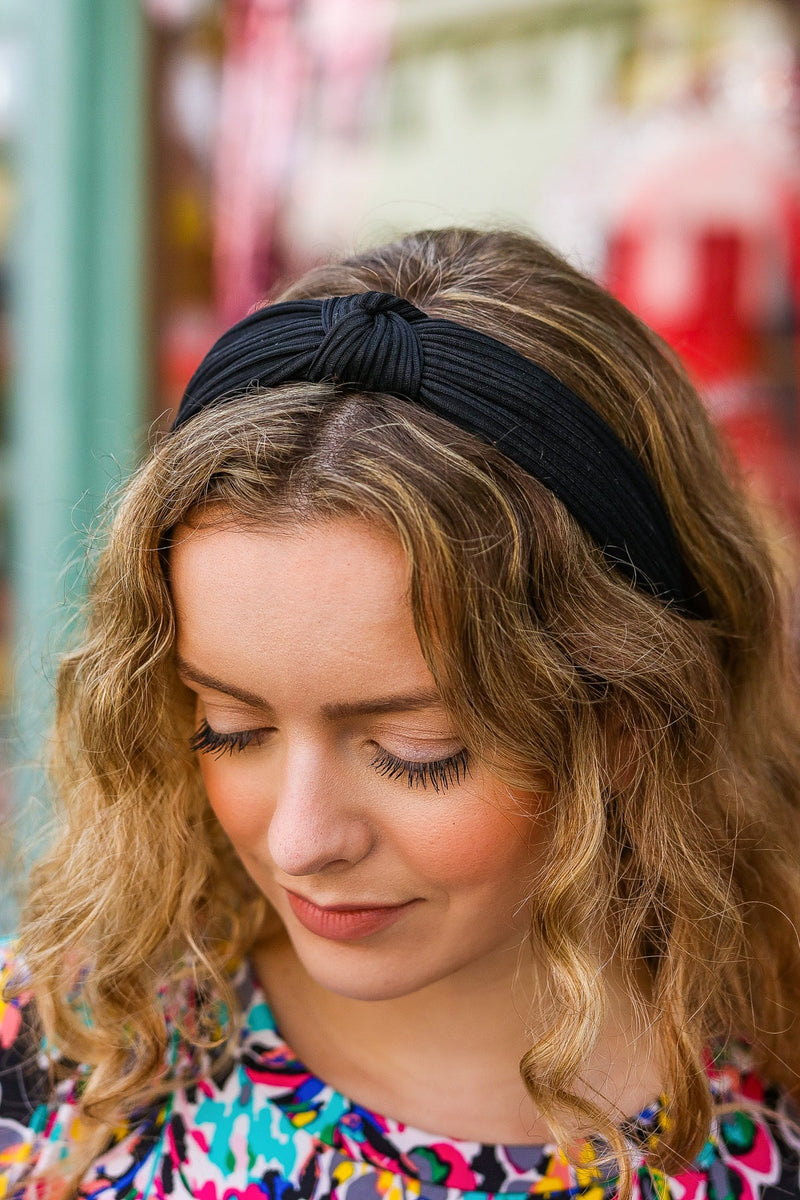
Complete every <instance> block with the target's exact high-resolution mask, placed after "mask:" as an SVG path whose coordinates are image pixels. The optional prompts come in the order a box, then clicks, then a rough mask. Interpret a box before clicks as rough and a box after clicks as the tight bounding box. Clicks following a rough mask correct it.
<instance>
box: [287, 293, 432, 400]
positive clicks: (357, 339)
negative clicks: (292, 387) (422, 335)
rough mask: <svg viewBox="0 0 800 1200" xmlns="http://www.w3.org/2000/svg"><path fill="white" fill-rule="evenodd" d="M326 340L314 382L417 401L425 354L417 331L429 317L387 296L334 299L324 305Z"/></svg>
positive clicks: (312, 372) (316, 361) (310, 376)
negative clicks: (334, 381) (421, 323)
mask: <svg viewBox="0 0 800 1200" xmlns="http://www.w3.org/2000/svg"><path fill="white" fill-rule="evenodd" d="M321 318H322V330H323V338H322V341H321V343H320V346H319V349H318V351H317V353H316V354H315V356H314V361H313V362H312V363H311V366H310V367H309V371H308V379H309V381H310V382H321V381H322V380H323V379H334V380H336V382H337V383H347V384H351V385H353V386H356V387H360V388H363V389H364V390H365V391H368V392H387V393H388V394H389V395H399V396H407V397H408V399H409V400H416V399H417V397H418V396H419V391H420V386H421V384H422V368H423V361H424V354H423V349H422V343H421V342H420V340H419V337H418V336H417V333H416V330H415V328H414V326H415V324H416V323H417V322H419V321H426V320H427V317H426V316H425V314H424V313H423V312H421V311H420V310H419V309H418V308H415V307H414V305H413V304H409V303H408V301H407V300H401V299H400V297H399V296H390V295H388V294H386V293H385V292H361V293H359V294H357V295H355V296H332V297H331V298H330V299H329V300H323V301H322V310H321Z"/></svg>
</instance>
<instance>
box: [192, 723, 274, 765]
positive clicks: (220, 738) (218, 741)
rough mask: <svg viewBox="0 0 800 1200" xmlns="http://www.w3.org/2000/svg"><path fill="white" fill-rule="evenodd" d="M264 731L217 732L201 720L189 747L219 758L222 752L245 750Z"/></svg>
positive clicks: (259, 737) (258, 738) (257, 740)
mask: <svg viewBox="0 0 800 1200" xmlns="http://www.w3.org/2000/svg"><path fill="white" fill-rule="evenodd" d="M265 732H266V731H265V730H263V729H242V730H239V731H238V732H236V733H217V731H216V729H212V728H211V726H210V725H209V723H208V721H201V722H200V725H199V726H198V728H197V731H196V733H195V734H194V737H192V739H191V740H190V742H189V749H190V750H196V751H199V753H201V754H213V755H214V757H215V758H221V757H222V755H223V754H233V753H234V752H235V751H237V750H246V749H247V747H248V746H252V745H253V744H254V743H255V744H256V745H257V744H258V742H259V741H260V739H261V737H262V736H263V734H264V733H265Z"/></svg>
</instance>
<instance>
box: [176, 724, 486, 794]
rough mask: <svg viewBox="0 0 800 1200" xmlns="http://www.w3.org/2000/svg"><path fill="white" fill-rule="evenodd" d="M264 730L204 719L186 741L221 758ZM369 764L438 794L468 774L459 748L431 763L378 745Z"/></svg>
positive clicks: (464, 753)
mask: <svg viewBox="0 0 800 1200" xmlns="http://www.w3.org/2000/svg"><path fill="white" fill-rule="evenodd" d="M264 732H265V731H264V730H262V729H242V730H240V731H238V732H236V733H217V731H216V729H212V728H211V726H210V725H209V723H208V721H201V723H200V725H199V727H198V729H197V731H196V733H195V734H194V736H193V737H192V739H191V740H190V742H189V749H190V750H194V751H197V752H199V753H201V754H213V755H214V757H215V758H221V757H222V755H223V754H234V753H235V752H236V751H240V750H245V749H246V748H247V747H248V746H251V745H253V743H254V742H255V743H257V742H258V739H259V738H260V737H261V736H262V735H263V733H264ZM370 766H371V767H373V768H374V769H375V770H376V771H377V772H378V774H379V775H382V776H383V777H384V778H385V779H403V778H405V779H406V780H407V781H408V786H409V787H410V788H415V787H420V788H426V787H428V785H429V784H430V786H431V787H432V788H433V790H434V791H435V792H436V793H437V794H438V793H439V792H444V791H446V790H447V788H449V787H450V785H451V784H453V783H455V784H459V783H463V782H464V780H465V779H466V778H467V776H468V775H469V755H468V753H467V751H466V750H459V751H458V753H457V754H451V755H450V757H449V758H439V759H435V760H434V761H433V762H414V761H413V760H411V759H406V758H398V757H397V755H395V754H390V753H389V751H388V750H384V749H383V748H382V747H378V752H377V754H375V756H374V758H373V759H372V762H371V763H370Z"/></svg>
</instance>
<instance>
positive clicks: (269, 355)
mask: <svg viewBox="0 0 800 1200" xmlns="http://www.w3.org/2000/svg"><path fill="white" fill-rule="evenodd" d="M326 379H328V380H332V381H333V382H335V383H337V384H339V385H341V386H343V387H350V388H358V389H359V390H361V391H365V392H377V393H386V394H389V395H393V396H400V397H404V398H405V399H407V400H410V401H412V402H413V403H415V404H419V405H420V406H421V407H423V408H425V409H428V410H429V411H430V412H433V413H436V414H438V415H439V416H441V417H444V418H445V419H447V420H449V421H452V422H453V424H455V425H457V426H458V427H459V428H461V429H464V430H466V431H467V432H469V433H472V434H474V435H475V436H476V437H478V438H479V439H481V441H483V442H487V443H489V444H490V445H492V446H494V447H496V448H497V449H498V450H500V451H501V452H502V453H503V454H505V455H506V456H507V457H508V458H510V459H511V460H512V461H513V462H515V463H517V464H518V465H519V466H521V467H523V468H524V470H526V471H528V472H529V473H530V474H531V475H533V476H534V477H535V478H536V479H538V480H540V482H541V483H543V484H544V485H545V486H546V487H547V488H549V489H550V491H552V492H553V493H554V495H556V496H557V497H558V498H559V500H561V501H562V503H563V504H564V505H565V507H566V508H567V510H568V511H569V512H570V513H571V515H572V516H573V517H574V518H575V520H576V521H577V522H578V523H579V524H580V525H581V526H582V527H583V528H584V529H585V530H586V531H587V533H589V535H590V536H591V537H592V538H593V539H594V541H595V542H596V543H597V545H598V546H599V547H600V548H601V550H602V551H603V554H604V555H605V557H606V558H607V560H608V561H609V562H611V563H612V564H613V565H614V566H615V567H618V568H619V569H620V570H621V571H623V572H624V573H625V574H626V575H627V576H628V577H629V578H630V579H631V580H632V581H633V583H634V584H635V585H636V587H637V588H639V589H641V590H643V591H646V592H649V593H650V594H651V595H653V596H657V597H658V598H659V600H661V601H662V602H663V603H665V604H673V605H675V606H677V607H678V608H679V609H681V610H682V612H683V613H685V614H686V615H695V616H705V615H706V607H705V602H704V597H703V596H702V595H701V594H700V589H699V587H698V585H697V583H696V582H695V581H694V580H693V578H692V576H691V574H690V572H689V570H688V568H687V567H686V565H685V563H684V562H683V560H682V557H681V554H680V551H679V549H678V545H677V541H676V538H675V534H674V531H673V529H672V525H671V522H670V519H669V516H668V514H667V511H666V509H665V507H664V505H663V502H662V500H661V498H660V496H659V495H658V492H657V491H656V489H655V486H654V485H653V483H652V482H651V480H650V478H649V476H648V475H647V473H646V471H645V470H644V468H643V467H642V465H641V464H640V463H639V462H638V460H637V459H636V458H635V457H634V455H633V454H632V453H631V451H630V450H628V448H627V447H626V446H625V445H624V444H623V443H622V442H621V441H620V439H619V438H618V437H617V435H616V433H615V432H614V431H613V430H612V429H611V428H610V426H609V425H607V424H606V422H605V421H604V420H603V419H602V417H600V416H599V415H598V413H596V412H595V410H594V409H593V408H592V407H591V406H590V405H589V404H588V403H587V402H586V401H585V400H583V399H582V398H581V397H580V396H578V395H577V394H576V393H575V392H573V391H572V390H571V389H570V388H568V387H566V386H565V385H564V384H563V383H561V382H560V381H559V380H558V379H557V378H556V377H555V376H554V375H552V374H551V373H550V372H549V371H546V370H544V369H543V368H542V367H540V366H537V364H536V363H533V362H531V361H530V360H529V359H527V358H525V357H524V356H523V355H522V354H519V353H518V352H517V351H516V350H513V349H512V348H511V347H510V346H507V345H505V343H503V342H500V341H497V339H496V338H492V337H489V336H488V335H486V334H483V333H478V332H476V331H475V330H472V329H468V328H466V327H465V326H463V325H459V324H457V323H456V322H454V321H446V320H442V319H441V318H438V317H428V316H426V314H425V313H423V312H422V311H421V310H420V309H418V308H416V307H415V306H414V305H413V304H409V303H408V301H406V300H402V299H400V298H399V297H398V296H392V295H390V294H388V293H383V292H361V293H357V294H356V295H353V296H334V297H331V298H329V299H327V300H293V301H289V302H287V303H284V304H275V305H272V306H270V307H267V308H261V309H257V310H256V311H255V312H252V313H251V314H250V315H249V316H247V317H245V318H244V320H242V321H239V322H238V323H237V324H236V325H234V326H233V327H232V328H231V329H229V330H228V331H227V332H226V333H224V334H223V335H222V337H221V338H219V340H218V341H217V342H216V343H215V345H214V346H212V348H211V349H210V350H209V352H208V354H207V355H206V356H205V358H204V359H203V361H202V362H201V364H200V366H199V367H198V368H197V370H196V371H195V373H194V375H193V376H192V378H191V380H190V382H189V385H188V387H187V389H186V393H185V395H184V397H183V400H182V402H181V405H180V408H179V410H178V416H177V418H176V420H175V424H174V426H173V428H178V427H179V426H181V425H183V424H184V423H185V422H186V421H188V420H189V419H190V418H191V417H192V416H193V415H194V414H195V413H196V412H198V411H199V410H200V409H202V408H205V407H206V406H207V405H209V404H216V403H219V402H220V401H222V400H224V399H225V398H228V397H231V396H235V395H240V394H241V393H242V392H244V391H246V390H248V389H250V388H252V387H255V386H261V387H274V386H276V385H278V384H281V383H289V382H293V381H302V380H306V381H308V382H320V381H322V380H326Z"/></svg>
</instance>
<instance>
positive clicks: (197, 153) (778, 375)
mask: <svg viewBox="0 0 800 1200" xmlns="http://www.w3.org/2000/svg"><path fill="white" fill-rule="evenodd" d="M799 62H800V8H798V6H797V4H796V2H795V0H119V3H117V2H116V0H114V2H113V3H108V4H107V3H105V2H103V3H98V0H0V248H2V253H1V254H0V318H1V319H0V710H4V711H8V710H9V700H10V694H11V677H12V669H11V659H12V657H13V656H15V655H16V658H17V661H18V662H19V663H21V664H27V665H23V666H18V668H17V682H18V683H19V682H20V680H22V681H23V682H24V681H25V680H26V679H28V680H29V681H30V680H31V679H32V678H33V677H34V675H36V676H37V677H38V678H41V676H42V670H41V660H42V657H43V654H44V655H46V653H47V648H48V647H49V646H50V645H52V644H53V642H54V638H53V631H54V630H55V635H56V636H55V641H56V642H57V641H58V637H59V636H60V633H61V631H62V628H63V627H64V625H65V624H66V623H67V616H66V615H65V614H66V613H67V611H68V610H67V609H65V608H63V607H62V608H58V607H57V601H58V593H59V591H61V593H62V594H63V593H65V592H66V591H69V590H70V589H72V590H73V591H74V585H75V583H76V581H77V584H78V590H79V588H80V574H81V571H80V559H81V553H82V550H81V547H82V545H83V544H84V542H85V530H86V527H87V526H88V525H89V524H90V523H91V519H92V516H93V513H94V512H95V510H96V507H97V505H98V502H99V501H100V500H101V498H102V496H103V494H104V493H105V492H106V491H107V490H108V488H109V487H113V486H114V485H115V483H116V482H118V481H119V479H121V478H122V477H123V476H124V473H125V471H126V470H127V469H128V468H129V466H130V465H131V464H132V462H133V461H134V459H135V457H136V455H137V453H139V452H140V451H141V448H142V447H143V445H144V443H145V440H146V436H147V432H148V430H149V429H151V428H152V427H153V426H158V425H159V424H160V425H162V426H163V425H164V424H165V423H166V422H167V421H168V419H169V412H170V411H171V410H172V409H174V407H175V405H176V403H177V401H178V399H179V397H180V394H181V391H182V389H183V387H184V385H185V383H186V381H187V380H188V377H189V375H190V374H191V372H192V370H193V368H194V366H195V365H196V364H197V362H198V361H199V359H200V357H201V356H202V354H203V353H204V351H205V349H206V348H207V347H208V345H209V343H210V341H211V340H212V339H213V337H214V336H215V335H216V333H217V332H218V331H219V330H220V329H221V328H222V327H223V325H225V324H227V323H230V322H231V321H233V320H235V319H236V318H238V317H239V316H241V315H244V313H245V312H246V311H247V310H248V308H249V307H250V305H252V304H253V303H254V302H256V301H257V300H259V299H260V298H261V297H263V296H264V295H268V294H270V293H272V294H274V293H275V291H276V290H277V289H279V287H280V283H281V280H283V279H285V278H286V277H288V276H290V275H291V274H293V273H294V272H296V271H297V270H300V269H302V268H304V267H305V266H308V265H310V264H311V263H314V262H316V261H319V260H321V259H323V258H324V257H325V256H326V255H328V254H329V253H330V252H331V251H340V250H343V249H345V250H346V249H353V248H358V247H361V246H364V245H366V244H368V243H370V242H375V241H378V240H385V239H386V238H389V237H392V236H393V235H395V234H397V233H399V232H402V231H403V230H406V229H409V228H412V227H420V226H439V225H445V224H453V223H458V224H469V223H474V224H487V223H488V224H492V225H498V224H512V225H518V226H523V227H525V228H527V229H531V230H533V231H534V232H539V233H540V234H541V235H542V236H544V237H545V238H546V239H548V240H550V241H552V242H553V243H554V244H555V245H556V246H557V247H558V248H560V249H561V250H562V251H564V252H565V253H566V254H568V255H569V256H570V257H572V258H573V260H574V261H576V262H577V263H578V264H579V265H581V266H583V267H584V268H585V269H587V270H589V271H590V272H592V273H593V274H595V275H596V276H597V277H598V278H600V279H601V280H603V281H605V282H606V283H607V284H608V286H610V287H611V288H612V289H613V290H615V291H616V292H617V293H618V294H619V295H620V296H621V298H622V299H623V300H625V302H626V303H628V304H629V305H630V306H631V307H632V308H633V309H635V310H636V311H637V312H639V313H640V314H641V315H642V316H643V317H644V318H645V319H646V320H647V321H649V322H650V323H651V324H652V325H653V326H654V327H655V328H656V329H658V330H659V331H660V332H661V333H662V335H663V336H664V337H666V338H667V339H668V340H669V341H670V342H671V343H672V344H673V346H674V347H675V348H676V349H677V351H678V352H679V353H680V354H681V355H682V356H683V358H684V360H685V362H686V364H687V366H688V368H689V370H690V371H691V372H692V373H693V375H694V377H695V378H696V380H697V382H698V383H699V385H700V387H701V389H702V390H703V393H704V395H705V397H706V400H707V402H708V404H709V406H710V408H711V411H712V413H713V414H714V416H715V418H716V419H717V420H718V421H719V423H720V425H721V426H722V428H723V429H724V430H725V432H726V434H727V435H728V436H729V438H730V439H731V441H732V442H733V444H734V445H735V448H736V450H737V453H738V454H739V456H740V458H741V460H742V462H743V463H744V466H745V469H746V471H747V473H748V476H749V477H750V479H751V483H752V486H753V487H754V489H756V490H757V491H758V492H759V493H760V494H761V495H763V496H764V497H766V498H767V499H768V500H769V501H770V503H774V504H775V505H776V506H777V509H776V511H778V512H779V513H780V516H779V518H778V519H779V520H780V521H782V522H784V523H785V526H786V528H787V530H788V529H792V528H794V529H796V530H797V531H798V532H800V407H799V403H798V396H799V394H800V393H799V388H798V352H799V351H800V345H799V344H798V330H799V329H800V318H799V316H798V314H800V173H799V172H798V162H800V159H799V158H798V153H797V146H798V138H800V69H799V68H798V63H799ZM9 279H11V281H12V287H11V288H10V289H9V287H8V280H9ZM9 296H10V297H11V303H10V301H9ZM9 304H10V307H9ZM70 561H71V562H72V563H73V569H72V570H71V572H70V573H69V575H68V577H67V578H66V582H62V584H61V585H60V586H59V585H58V583H57V581H58V579H59V578H60V576H61V574H62V572H63V570H64V564H65V563H67V562H70ZM76 563H77V564H78V566H75V565H74V564H76ZM12 612H13V614H14V616H13V621H12V619H11V617H10V616H9V613H12ZM31 711H33V710H31ZM20 721H21V724H22V726H26V722H27V729H28V737H27V741H28V743H31V744H32V743H33V742H35V740H36V736H38V735H39V734H40V731H41V720H40V719H39V717H38V716H37V717H30V719H28V713H27V709H26V708H25V705H24V704H23V711H22V716H21V718H20ZM23 732H24V730H23ZM18 733H19V728H11V727H9V733H8V736H9V738H10V739H11V740H12V741H14V740H15V739H16V738H17V735H18ZM15 744H16V743H15ZM16 754H17V752H16V749H15V750H14V751H13V755H15V756H16ZM11 755H12V752H11V751H10V753H9V757H10V756H11ZM0 804H2V798H1V795H0Z"/></svg>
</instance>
